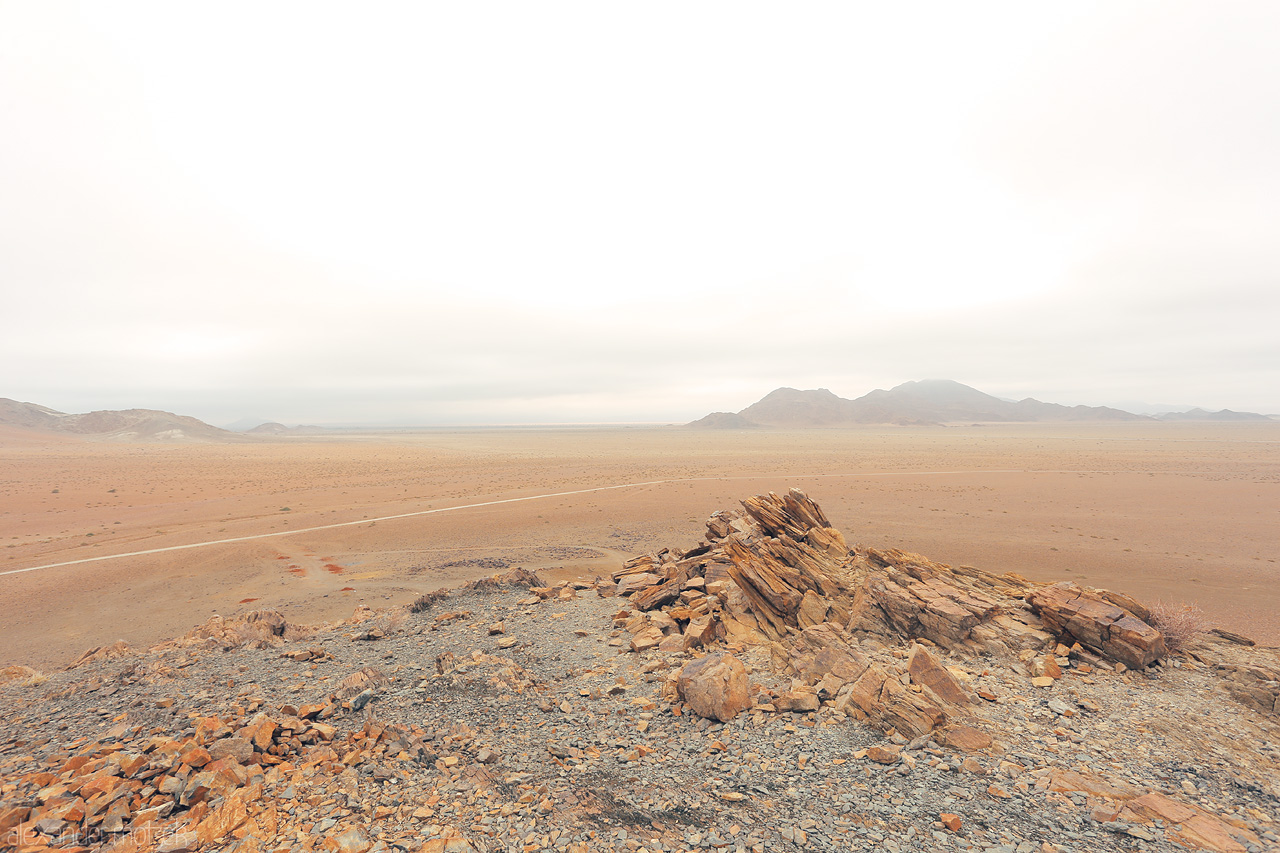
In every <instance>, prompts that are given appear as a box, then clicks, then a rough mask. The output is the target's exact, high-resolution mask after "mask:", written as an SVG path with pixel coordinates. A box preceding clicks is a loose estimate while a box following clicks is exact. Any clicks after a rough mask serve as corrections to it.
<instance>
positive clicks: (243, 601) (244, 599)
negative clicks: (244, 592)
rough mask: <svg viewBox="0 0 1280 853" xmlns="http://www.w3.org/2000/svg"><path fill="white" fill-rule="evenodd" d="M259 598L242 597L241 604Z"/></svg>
mask: <svg viewBox="0 0 1280 853" xmlns="http://www.w3.org/2000/svg"><path fill="white" fill-rule="evenodd" d="M257 600H258V599H256V598H242V599H240V603H241V604H248V603H249V602H250V601H257Z"/></svg>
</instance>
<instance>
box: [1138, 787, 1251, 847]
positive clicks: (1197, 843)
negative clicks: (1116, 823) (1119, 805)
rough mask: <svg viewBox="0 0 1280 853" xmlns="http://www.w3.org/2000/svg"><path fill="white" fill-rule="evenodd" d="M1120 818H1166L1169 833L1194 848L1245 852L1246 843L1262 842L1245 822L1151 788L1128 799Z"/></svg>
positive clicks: (1149, 820) (1141, 819)
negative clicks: (1219, 815)
mask: <svg viewBox="0 0 1280 853" xmlns="http://www.w3.org/2000/svg"><path fill="white" fill-rule="evenodd" d="M1116 819H1117V820H1121V821H1127V822H1140V823H1149V822H1151V821H1155V820H1161V821H1164V822H1165V824H1172V826H1167V827H1166V830H1165V835H1166V837H1169V838H1171V839H1172V840H1174V841H1176V842H1178V843H1179V844H1181V845H1182V846H1184V847H1189V848H1191V849H1193V850H1213V851H1216V853H1246V851H1247V850H1248V849H1249V848H1248V847H1246V846H1245V845H1246V844H1249V845H1259V844H1260V843H1261V840H1260V839H1259V838H1258V836H1256V835H1254V834H1253V832H1251V831H1250V830H1249V829H1248V828H1247V827H1246V826H1244V825H1236V824H1233V823H1229V822H1228V821H1226V820H1224V819H1223V818H1221V817H1218V816H1217V815H1215V814H1213V813H1212V812H1209V811H1206V810H1205V809H1203V808H1201V807H1199V806H1195V805H1191V804H1189V803H1184V802H1182V801H1180V800H1175V799H1173V798H1172V797H1168V796H1166V795H1164V794H1161V793H1160V792H1159V791H1151V792H1150V793H1147V794H1143V795H1142V796H1141V797H1137V798H1135V799H1132V800H1129V802H1127V803H1125V806H1124V808H1123V809H1121V810H1120V813H1119V814H1118V815H1117V816H1116Z"/></svg>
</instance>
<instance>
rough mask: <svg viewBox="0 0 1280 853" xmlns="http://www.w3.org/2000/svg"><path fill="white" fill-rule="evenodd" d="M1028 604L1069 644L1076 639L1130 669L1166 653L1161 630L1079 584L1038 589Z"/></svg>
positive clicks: (1146, 663)
mask: <svg viewBox="0 0 1280 853" xmlns="http://www.w3.org/2000/svg"><path fill="white" fill-rule="evenodd" d="M1027 603H1028V604H1030V605H1031V607H1032V608H1033V609H1034V610H1035V611H1036V613H1038V614H1039V615H1040V618H1041V619H1042V620H1043V621H1044V623H1045V625H1046V627H1048V628H1049V629H1050V630H1053V631H1054V632H1056V633H1057V634H1059V636H1060V637H1061V638H1063V640H1062V641H1063V642H1068V644H1069V641H1068V639H1067V638H1074V640H1078V641H1079V642H1081V643H1083V644H1084V645H1086V646H1088V647H1089V648H1091V649H1093V650H1095V651H1097V652H1099V653H1101V654H1103V655H1105V656H1107V657H1109V658H1111V659H1112V660H1116V661H1119V662H1120V663H1123V664H1124V665H1125V666H1127V667H1129V668H1130V669H1141V668H1142V667H1144V666H1147V665H1148V664H1150V663H1151V662H1153V661H1155V660H1158V659H1159V658H1162V657H1164V656H1165V654H1166V649H1165V645H1164V637H1163V636H1161V634H1160V632H1159V631H1157V630H1156V629H1155V628H1152V627H1151V626H1150V625H1148V624H1147V623H1146V622H1144V621H1142V620H1141V619H1139V618H1138V617H1137V616H1135V615H1134V614H1133V613H1132V612H1130V611H1129V610H1126V609H1125V608H1124V607H1120V606H1119V605H1117V604H1113V603H1112V602H1111V601H1108V600H1106V599H1104V598H1103V597H1102V595H1099V594H1095V593H1089V592H1086V591H1084V590H1082V589H1080V588H1079V587H1077V586H1076V585H1075V584H1071V583H1057V584H1054V585H1053V586H1047V587H1044V588H1042V589H1038V590H1035V591H1033V592H1031V593H1030V594H1029V595H1028V596H1027ZM1134 604H1136V602H1134ZM1148 618H1149V617H1148Z"/></svg>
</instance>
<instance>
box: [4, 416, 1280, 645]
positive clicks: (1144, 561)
mask: <svg viewBox="0 0 1280 853" xmlns="http://www.w3.org/2000/svg"><path fill="white" fill-rule="evenodd" d="M3 429H4V431H2V432H0V543H3V548H0V665H10V664H26V665H30V666H35V667H38V668H46V669H48V668H57V667H59V666H63V665H66V664H67V663H69V662H70V661H71V660H72V659H74V658H75V657H76V656H77V655H79V654H80V653H81V652H83V651H84V650H86V649H87V648H90V647H93V646H98V645H102V644H106V643H111V642H114V641H116V640H118V639H122V640H125V641H126V642H128V643H129V644H130V645H133V646H145V645H148V644H150V643H153V642H157V641H160V640H162V639H165V638H168V637H172V636H176V635H179V634H182V633H184V632H186V631H187V630H189V629H190V628H192V627H193V626H195V625H196V624H198V623H200V622H203V621H204V620H206V619H207V618H208V617H209V616H210V615H211V614H213V613H219V614H222V615H224V616H231V615H233V614H235V613H237V612H240V611H243V610H248V609H254V608H275V609H278V610H280V611H282V612H283V613H285V615H286V616H287V618H288V619H289V620H290V621H291V622H302V623H311V622H322V621H329V620H335V619H340V618H345V617H347V616H349V615H351V613H352V611H353V609H354V608H355V607H357V606H359V605H367V606H369V607H373V608H378V607H387V606H392V605H398V604H404V603H407V602H409V601H410V600H412V599H413V598H414V597H416V596H418V595H419V594H421V593H422V592H424V591H426V590H430V589H436V588H440V587H447V586H456V585H457V584H459V583H460V582H462V581H466V580H470V579H473V578H476V577H481V576H485V575H490V574H493V573H495V572H498V571H501V570H504V569H506V568H509V567H514V566H524V567H527V568H532V569H536V570H538V571H539V572H540V573H542V574H543V575H544V576H549V577H551V578H556V579H563V578H590V577H592V576H594V575H597V574H607V573H608V572H610V571H613V570H614V569H616V568H618V567H619V566H620V565H621V563H622V562H623V561H624V560H625V559H627V558H629V557H631V556H634V555H636V554H639V553H642V552H645V551H649V550H655V549H658V548H662V547H665V546H679V547H689V546H691V545H693V544H694V543H696V542H697V541H698V540H699V539H700V538H702V533H703V529H704V528H703V523H704V521H705V519H706V517H707V516H708V515H710V514H711V513H712V512H714V511H716V510H718V509H722V508H728V507H736V506H737V505H738V501H739V499H741V498H743V497H745V496H748V495H752V494H758V493H763V492H768V491H775V492H783V491H785V490H786V489H788V488H791V487H797V488H800V489H803V490H804V491H806V492H807V493H808V494H809V495H810V496H811V497H812V498H813V499H814V500H816V501H817V502H818V503H819V504H820V505H821V506H822V507H823V509H824V510H825V511H826V513H827V515H828V517H829V518H830V519H831V521H832V523H833V524H834V525H835V526H836V527H837V528H839V529H840V530H841V531H843V533H844V534H845V537H846V539H847V540H848V541H849V542H850V544H853V543H864V544H868V545H872V546H875V547H877V548H901V549H903V550H907V551H913V552H917V553H920V554H923V555H925V556H927V557H929V558H931V559H933V560H935V561H939V562H944V563H950V564H952V565H973V566H978V567H980V568H983V569H986V570H988V571H993V572H998V573H999V572H1009V571H1011V572H1017V573H1019V574H1022V575H1024V576H1026V577H1028V578H1031V579H1033V580H1041V581H1054V580H1072V581H1076V582H1078V583H1081V584H1084V585H1087V586H1093V587H1103V588H1108V589H1115V590H1120V591H1123V592H1126V593H1129V594H1131V595H1133V596H1135V597H1137V598H1138V599H1139V600H1142V601H1146V602H1151V601H1154V600H1165V601H1170V602H1185V603H1187V604H1191V605H1195V606H1198V607H1200V608H1201V609H1202V610H1203V611H1204V613H1205V615H1206V618H1207V620H1208V621H1209V622H1210V623H1213V624H1216V625H1219V626H1221V627H1223V628H1226V629H1228V630H1231V631H1234V632H1237V633H1240V634H1244V635H1246V636H1249V637H1252V638H1254V639H1256V640H1258V641H1259V642H1260V643H1264V644H1267V645H1276V644H1280V614H1278V611H1280V584H1278V583H1277V580H1278V579H1280V564H1278V563H1277V559H1278V558H1280V548H1277V542H1278V540H1280V536H1278V535H1277V533H1278V532H1280V423H1275V424H1169V423H1124V424H1105V425H1104V424H1079V425H1062V424H987V425H963V426H938V427H862V428H851V429H813V430H802V431H781V430H707V431H699V430H690V429H683V428H679V427H668V426H599V427H588V426H582V427H505V428H476V429H444V428H441V429H431V430H415V431H397V432H386V433H382V434H373V433H368V434H343V435H338V436H333V437H330V436H325V437H313V436H306V437H280V438H270V439H245V440H244V441H242V442H232V443H223V444H158V443H157V444H136V443H111V442H103V441H91V440H84V439H81V438H72V437H62V436H49V435H46V434H40V433H33V432H23V431H20V430H16V429H11V428H3ZM186 546H193V547H186ZM141 552H149V553H141Z"/></svg>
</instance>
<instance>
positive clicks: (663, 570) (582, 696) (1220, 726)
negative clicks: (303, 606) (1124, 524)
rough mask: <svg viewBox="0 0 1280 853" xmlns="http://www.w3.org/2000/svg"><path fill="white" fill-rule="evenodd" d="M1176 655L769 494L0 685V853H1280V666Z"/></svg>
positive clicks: (92, 657) (1184, 638)
mask: <svg viewBox="0 0 1280 853" xmlns="http://www.w3.org/2000/svg"><path fill="white" fill-rule="evenodd" d="M1160 625H1164V626H1165V628H1166V632H1164V633H1162V632H1161V630H1159V628H1158V626H1160ZM1186 628H1187V626H1186V624H1183V625H1181V626H1179V625H1177V623H1176V622H1174V621H1171V620H1170V618H1169V617H1168V615H1167V614H1166V615H1164V616H1161V615H1160V614H1159V613H1155V614H1153V613H1151V612H1150V611H1148V610H1147V609H1146V608H1144V607H1143V606H1142V605H1141V604H1140V603H1138V602H1136V601H1133V600H1132V599H1130V598H1128V597H1126V596H1124V595H1121V594H1118V593H1114V592H1108V591H1105V590H1092V589H1084V588H1079V587H1075V586H1072V585H1069V584H1055V585H1045V584H1036V583H1031V582H1029V581H1027V580H1025V579H1024V578H1021V577H1018V576H1017V575H1013V574H993V573H990V572H986V571H982V570H979V569H976V568H971V567H965V566H961V567H951V566H947V565H944V564H939V563H934V562H932V561H930V560H928V559H926V558H924V557H921V556H919V555H914V554H908V553H905V552H901V551H894V550H879V549H876V548H873V547H870V546H866V545H857V546H854V547H849V546H848V545H847V544H846V542H845V540H844V537H843V536H842V534H841V533H840V532H839V531H837V530H834V529H833V528H832V527H831V526H830V524H829V522H828V520H827V519H826V517H825V516H824V514H823V512H822V510H821V508H820V507H818V505H817V504H815V503H814V502H813V501H811V500H810V499H809V498H808V497H807V496H805V495H804V494H803V493H800V492H798V491H794V490H793V491H792V492H790V493H789V494H787V495H785V496H778V495H773V494H769V495H761V496H756V497H753V498H749V499H747V500H745V501H743V502H742V508H741V509H733V510H724V511H720V512H717V513H715V514H713V515H712V516H711V517H710V518H709V519H708V522H707V533H706V538H705V539H704V540H703V541H702V542H699V543H696V544H693V545H692V546H691V547H686V548H678V547H670V548H666V549H663V550H661V551H658V552H655V553H649V554H642V555H638V556H637V557H635V558H634V559H632V560H630V561H629V562H627V563H626V564H625V565H624V566H622V567H621V568H620V569H618V570H617V571H616V572H615V573H614V576H613V577H599V578H595V579H592V580H590V581H581V582H576V583H559V584H556V585H547V584H546V583H544V582H543V581H542V580H541V579H540V578H539V577H537V576H536V575H534V574H531V573H529V572H526V571H523V570H515V571H513V572H511V573H509V574H507V575H503V576H495V577H494V578H492V579H487V580H482V581H477V582H474V583H471V584H468V585H467V586H466V587H464V588H462V589H458V590H453V591H449V592H444V591H441V592H433V593H428V594H424V595H423V596H422V597H420V598H419V599H418V600H417V601H416V602H414V604H413V605H412V606H410V607H407V608H400V609H397V610H391V611H383V612H374V611H370V610H368V609H366V608H360V609H357V611H356V613H355V614H354V615H353V616H352V618H350V619H348V620H346V621H344V622H341V623H338V624H332V625H323V626H310V627H307V626H298V625H293V624H291V623H289V622H288V621H287V620H286V617H285V616H284V615H282V614H280V613H277V612H274V611H249V612H246V613H242V614H240V615H239V616H236V617H234V618H228V619H223V618H221V617H214V618H212V619H211V620H210V621H209V622H207V623H205V624H204V625H201V626H199V627H198V628H196V629H194V630H193V631H192V632H190V633H189V634H188V635H186V636H185V637H182V638H179V639H176V640H173V641H171V642H168V643H164V644H162V645H159V646H157V647H155V648H152V649H147V650H132V649H129V648H128V647H127V646H124V644H122V643H118V644H115V645H112V646H107V647H103V648H98V649H93V650H90V651H88V652H86V653H85V655H83V656H82V657H81V659H80V660H78V661H76V662H75V663H73V664H72V665H71V667H70V668H68V669H67V670H65V671H62V672H57V673H50V674H43V673H36V672H33V671H30V670H25V669H24V668H21V667H15V668H12V669H11V670H8V671H5V673H4V675H5V677H6V678H7V682H6V683H5V684H3V685H0V844H3V845H7V847H6V849H17V850H24V851H25V850H31V851H35V850H42V849H46V848H58V849H63V850H69V849H75V850H89V849H94V850H111V851H116V853H125V851H163V853H179V851H214V850H219V851H233V853H257V851H312V850H315V851H322V850H323V851H335V853H375V851H376V853H389V851H394V850H409V851H424V853H441V851H453V853H467V851H473V853H481V852H483V853H491V852H492V851H535V850H537V851H542V850H546V851H552V850H555V851H565V853H589V852H590V853H594V851H632V852H633V853H641V851H647V852H648V853H656V852H657V851H665V853H677V851H690V853H691V851H700V852H701V851H732V853H746V851H752V853H764V851H836V850H886V851H894V852H895V853H896V851H908V850H911V851H914V850H923V851H955V850H969V851H993V853H994V852H995V851H998V853H1053V852H1054V851H1111V850H1126V851H1129V850H1144V851H1162V852H1163V853H1172V851H1185V850H1188V849H1191V850H1211V851H1223V852H1224V853H1227V851H1230V853H1254V851H1263V850H1274V849H1277V846H1278V845H1280V824H1278V823H1277V819H1278V818H1280V748H1278V747H1277V743H1280V717H1278V716H1277V715H1278V714H1280V707H1277V702H1280V654H1278V652H1277V650H1275V649H1263V648H1258V647H1256V646H1254V645H1252V644H1251V643H1250V641H1249V640H1247V639H1245V638H1243V637H1238V636H1235V635H1231V634H1228V633H1226V632H1216V633H1215V632H1202V633H1196V634H1193V633H1191V632H1190V631H1189V630H1183V629H1186ZM1175 629H1178V630H1175Z"/></svg>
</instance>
